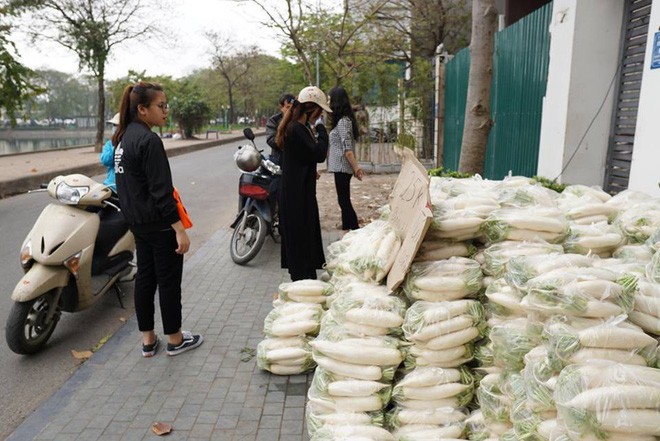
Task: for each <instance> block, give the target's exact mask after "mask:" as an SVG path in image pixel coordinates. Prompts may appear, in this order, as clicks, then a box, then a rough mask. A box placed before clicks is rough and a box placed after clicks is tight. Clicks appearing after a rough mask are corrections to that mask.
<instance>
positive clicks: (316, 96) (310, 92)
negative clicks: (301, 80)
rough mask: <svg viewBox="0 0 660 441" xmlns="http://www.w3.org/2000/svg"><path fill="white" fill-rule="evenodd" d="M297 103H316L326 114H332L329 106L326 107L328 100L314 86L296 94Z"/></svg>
mask: <svg viewBox="0 0 660 441" xmlns="http://www.w3.org/2000/svg"><path fill="white" fill-rule="evenodd" d="M298 102H300V103H316V104H318V105H319V106H321V108H322V109H323V110H325V111H326V112H329V113H332V110H331V109H330V106H328V98H327V97H326V96H325V93H323V91H322V90H321V89H319V88H318V87H316V86H307V87H305V88H304V89H303V90H301V91H300V93H299V94H298Z"/></svg>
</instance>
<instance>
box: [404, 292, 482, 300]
mask: <svg viewBox="0 0 660 441" xmlns="http://www.w3.org/2000/svg"><path fill="white" fill-rule="evenodd" d="M470 294H472V292H471V291H469V290H468V289H461V290H458V291H427V290H422V289H420V290H417V291H413V292H412V293H411V294H410V297H411V298H413V299H415V300H424V301H427V302H451V301H454V300H461V299H463V298H465V297H467V296H468V295H470Z"/></svg>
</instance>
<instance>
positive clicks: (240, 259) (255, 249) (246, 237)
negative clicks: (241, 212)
mask: <svg viewBox="0 0 660 441" xmlns="http://www.w3.org/2000/svg"><path fill="white" fill-rule="evenodd" d="M266 230H267V226H266V221H265V220H264V219H263V218H262V217H261V216H260V215H259V213H257V212H252V213H250V214H249V215H247V217H246V219H245V222H244V223H242V224H239V225H237V226H236V228H234V232H233V234H232V235H231V241H230V243H229V254H230V255H231V259H232V260H233V261H234V262H235V263H237V264H239V265H245V264H246V263H248V262H249V261H250V260H252V259H254V258H255V257H256V255H257V254H258V253H259V250H261V247H262V246H263V244H264V241H265V240H266V232H267V231H266Z"/></svg>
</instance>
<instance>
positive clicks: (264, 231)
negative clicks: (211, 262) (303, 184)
mask: <svg viewBox="0 0 660 441" xmlns="http://www.w3.org/2000/svg"><path fill="white" fill-rule="evenodd" d="M243 135H244V136H245V137H246V138H247V139H248V140H249V141H250V142H251V144H246V145H242V146H239V147H238V151H237V152H236V153H235V154H234V162H236V165H237V166H238V168H239V169H241V170H242V171H243V173H241V176H240V178H239V181H238V195H239V197H238V214H237V216H236V219H235V220H234V222H232V224H231V227H232V228H233V229H234V231H233V233H232V236H231V240H230V242H229V254H230V255H231V258H232V260H233V261H234V262H235V263H237V264H239V265H245V264H246V263H248V262H249V261H251V260H252V259H254V258H255V256H256V255H257V254H258V253H259V251H260V250H261V247H262V246H263V244H264V242H265V240H266V235H270V236H271V237H272V238H273V240H274V241H275V242H276V243H279V241H280V236H279V228H278V216H277V203H276V201H275V193H276V189H277V185H279V183H278V179H279V176H280V175H281V174H282V171H281V169H280V166H279V165H277V164H275V163H273V162H272V161H271V160H270V159H268V158H265V157H264V156H263V154H262V152H263V151H262V150H259V149H257V146H256V145H255V143H254V133H253V132H252V130H251V129H250V128H246V129H244V130H243Z"/></svg>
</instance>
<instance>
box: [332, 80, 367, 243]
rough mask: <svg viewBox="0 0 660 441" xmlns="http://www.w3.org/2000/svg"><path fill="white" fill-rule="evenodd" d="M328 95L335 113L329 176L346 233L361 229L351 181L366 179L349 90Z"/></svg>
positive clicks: (339, 88)
mask: <svg viewBox="0 0 660 441" xmlns="http://www.w3.org/2000/svg"><path fill="white" fill-rule="evenodd" d="M328 95H329V97H330V108H331V109H332V118H331V120H330V148H329V150H328V172H330V173H333V174H334V175H335V189H336V190H337V200H338V201H339V208H340V209H341V229H342V230H344V233H346V232H348V230H356V229H358V228H360V226H359V225H358V218H357V214H355V210H354V209H353V204H351V178H352V177H353V175H355V177H356V178H357V179H358V180H359V181H361V180H362V176H363V173H362V169H361V168H360V167H359V166H358V162H357V159H356V158H355V140H356V139H357V138H358V135H359V133H358V125H357V121H356V120H355V115H354V114H353V109H352V107H351V103H350V101H349V100H348V94H347V93H346V90H344V88H342V87H335V88H333V89H332V90H330V93H329V94H328Z"/></svg>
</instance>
